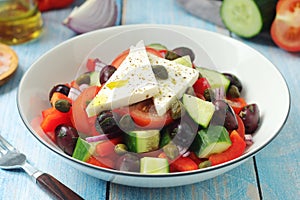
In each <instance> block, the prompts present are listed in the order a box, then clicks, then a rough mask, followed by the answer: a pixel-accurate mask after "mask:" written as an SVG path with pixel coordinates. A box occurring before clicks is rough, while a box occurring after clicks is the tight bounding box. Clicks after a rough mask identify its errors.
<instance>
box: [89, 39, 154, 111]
mask: <svg viewBox="0 0 300 200" xmlns="http://www.w3.org/2000/svg"><path fill="white" fill-rule="evenodd" d="M158 92H159V90H158V82H157V81H156V79H155V75H154V73H153V71H152V68H151V64H150V61H149V59H148V56H147V52H146V49H145V45H144V42H143V41H140V42H138V43H137V45H136V46H132V47H131V48H130V52H129V54H128V56H127V57H126V58H125V60H124V61H123V62H122V64H121V65H120V66H119V68H118V70H116V71H115V73H113V75H112V76H111V77H110V78H109V80H108V81H107V82H106V83H105V84H104V86H103V87H102V89H101V90H100V91H99V93H98V94H97V95H96V97H95V98H94V99H93V100H92V101H91V102H90V103H89V105H88V106H87V108H86V112H87V114H88V116H89V117H90V116H94V115H97V114H98V113H100V112H101V111H104V110H109V109H114V108H119V107H122V106H128V105H130V104H133V103H137V102H140V101H143V100H145V99H148V98H151V97H153V96H154V95H156V94H157V93H158Z"/></svg>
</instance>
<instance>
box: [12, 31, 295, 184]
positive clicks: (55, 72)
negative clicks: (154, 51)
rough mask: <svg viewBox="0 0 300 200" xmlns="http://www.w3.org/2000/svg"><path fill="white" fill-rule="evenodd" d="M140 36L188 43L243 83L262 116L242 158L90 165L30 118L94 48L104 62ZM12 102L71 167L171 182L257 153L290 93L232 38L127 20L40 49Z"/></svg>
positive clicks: (122, 180)
mask: <svg viewBox="0 0 300 200" xmlns="http://www.w3.org/2000/svg"><path fill="white" fill-rule="evenodd" d="M124 31H125V32H124ZM116 34H117V35H116ZM182 34H184V35H182ZM112 35H114V36H112ZM139 40H144V41H145V43H146V44H147V43H152V42H160V43H162V44H165V45H166V46H167V47H169V48H173V47H178V46H188V47H192V49H193V50H194V51H195V52H196V57H197V60H196V63H197V64H201V65H202V66H207V67H212V68H216V69H217V70H219V71H221V72H231V73H233V74H235V75H237V76H238V77H239V78H240V80H241V81H242V83H243V87H244V89H243V90H244V93H243V95H244V96H245V98H246V100H247V102H248V103H257V104H258V106H259V108H260V113H261V120H262V121H261V122H262V123H261V125H260V127H259V129H258V131H257V132H256V134H255V135H254V138H253V139H254V144H253V145H252V146H250V147H249V148H248V149H247V150H246V152H245V153H244V154H243V155H242V156H241V157H239V158H237V159H234V160H231V161H229V162H226V163H223V164H221V165H217V166H214V167H209V168H204V169H199V170H195V171H189V172H180V173H170V174H163V175H150V174H139V173H130V172H121V171H116V170H110V169H105V168H100V167H97V166H92V165H89V164H87V163H84V162H81V161H79V160H76V159H73V158H72V157H70V156H68V155H66V154H64V153H62V151H61V150H60V149H58V148H57V147H56V145H54V144H53V143H51V142H50V141H49V139H48V138H47V137H46V136H45V135H44V133H43V132H42V130H41V129H40V128H39V126H38V123H37V121H36V120H34V119H35V118H36V117H37V116H41V111H42V110H43V109H46V108H48V107H49V102H48V92H49V90H50V89H51V88H52V87H53V86H54V85H55V84H57V83H65V82H70V81H71V80H73V79H74V78H75V77H76V74H77V73H78V69H79V68H80V66H81V64H82V63H83V62H84V61H85V59H86V58H87V57H86V56H87V55H89V56H91V55H94V54H95V53H96V54H95V55H98V53H99V52H98V50H99V49H100V50H101V49H102V50H103V48H102V47H106V49H105V51H102V53H100V54H101V58H104V60H107V62H109V61H110V60H111V59H113V57H114V56H116V53H117V52H121V51H123V50H124V49H127V48H128V47H129V46H131V45H133V44H136V43H137V42H138V41H139ZM111 47H113V48H111ZM17 103H18V108H19V113H20V116H21V118H22V120H23V121H24V123H25V125H26V126H27V128H28V129H29V130H30V131H31V133H32V134H33V135H34V136H35V137H36V138H37V139H38V140H39V141H40V142H41V143H42V144H43V145H45V146H46V147H48V149H49V150H51V151H53V152H54V153H55V154H57V156H59V157H60V158H62V159H63V160H64V161H66V163H67V164H70V165H71V166H73V167H74V168H77V169H78V170H81V171H83V172H85V173H87V174H89V175H92V176H95V177H97V178H100V179H103V180H106V181H111V182H114V183H118V184H124V185H130V186H138V187H170V186H178V185H185V184H191V183H195V182H200V181H203V180H206V179H209V178H212V177H215V176H217V175H220V174H222V173H225V172H226V171H228V170H231V169H233V168H234V167H236V166H238V165H240V164H242V163H243V162H245V161H246V160H247V159H249V158H250V157H252V156H254V155H255V154H256V153H258V152H259V151H260V150H261V149H263V148H264V147H265V146H266V145H267V144H269V143H270V142H271V141H272V140H273V139H274V138H275V136H276V135H277V134H278V133H279V131H280V129H281V128H282V127H283V125H284V123H285V121H286V118H287V116H288V113H289V108H290V95H289V90H288V87H287V85H286V82H285V80H284V78H283V77H282V76H281V74H280V73H279V71H278V70H277V69H276V67H275V66H274V65H273V64H272V63H271V62H270V61H269V60H267V59H266V58H265V57H264V56H262V55H261V54H260V53H258V52H257V51H255V50H254V49H252V48H250V47H248V46H246V45H245V44H243V43H241V42H239V41H237V40H234V39H232V38H229V37H226V36H223V35H220V34H217V33H212V32H209V31H204V30H200V29H196V28H188V27H183V26H175V25H127V26H118V27H112V28H107V29H102V30H99V31H95V32H90V33H88V34H84V35H80V36H77V37H75V38H72V39H70V40H68V41H66V42H64V43H62V44H60V45H58V46H57V47H55V48H53V49H52V50H50V51H49V52H47V53H46V54H44V55H43V56H42V57H40V58H39V59H38V60H37V61H36V62H35V63H34V64H33V65H32V66H31V67H30V68H29V70H28V71H27V72H26V73H25V74H24V76H23V78H22V80H21V83H20V86H19V91H18V98H17ZM274 108H275V109H274ZM157 183H159V184H157Z"/></svg>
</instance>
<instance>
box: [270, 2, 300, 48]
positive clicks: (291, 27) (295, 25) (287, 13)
mask: <svg viewBox="0 0 300 200" xmlns="http://www.w3.org/2000/svg"><path fill="white" fill-rule="evenodd" d="M271 36H272V39H273V41H274V42H275V43H276V44H277V45H278V46H279V47H281V48H282V49H285V50H286V51H290V52H299V51H300V0H280V1H278V3H277V6H276V17H275V19H274V21H273V24H272V26H271Z"/></svg>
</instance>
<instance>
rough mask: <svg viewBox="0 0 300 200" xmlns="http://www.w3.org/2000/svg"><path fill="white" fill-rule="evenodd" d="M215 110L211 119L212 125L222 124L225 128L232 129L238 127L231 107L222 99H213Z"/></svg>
mask: <svg viewBox="0 0 300 200" xmlns="http://www.w3.org/2000/svg"><path fill="white" fill-rule="evenodd" d="M213 104H214V105H215V112H214V114H213V117H212V119H211V122H210V123H211V124H212V125H220V126H224V127H225V128H226V129H227V130H234V129H237V128H238V121H237V119H236V116H235V113H234V111H233V109H232V108H231V107H230V106H229V105H228V103H226V102H225V101H224V100H215V101H214V102H213Z"/></svg>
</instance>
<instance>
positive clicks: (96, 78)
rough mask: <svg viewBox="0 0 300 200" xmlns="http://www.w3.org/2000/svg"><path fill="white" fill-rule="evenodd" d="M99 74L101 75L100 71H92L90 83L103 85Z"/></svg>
mask: <svg viewBox="0 0 300 200" xmlns="http://www.w3.org/2000/svg"><path fill="white" fill-rule="evenodd" d="M99 76H100V72H97V71H94V72H91V74H90V78H91V83H90V85H91V86H93V85H97V86H101V83H100V78H99Z"/></svg>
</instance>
